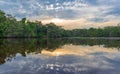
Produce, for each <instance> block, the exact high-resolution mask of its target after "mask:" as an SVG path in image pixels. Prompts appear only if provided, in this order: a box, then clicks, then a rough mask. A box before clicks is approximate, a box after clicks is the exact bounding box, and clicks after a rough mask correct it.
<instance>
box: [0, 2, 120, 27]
mask: <svg viewBox="0 0 120 74" xmlns="http://www.w3.org/2000/svg"><path fill="white" fill-rule="evenodd" d="M0 10H3V11H4V12H5V13H7V14H11V15H12V16H15V17H16V18H17V19H21V18H24V17H26V18H27V19H28V20H31V21H35V20H37V21H42V22H43V23H44V24H46V23H49V22H53V23H55V24H57V25H58V26H62V27H64V28H65V29H76V28H90V27H95V28H98V27H105V26H116V25H118V24H119V23H120V0H0Z"/></svg>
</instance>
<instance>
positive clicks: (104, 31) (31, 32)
mask: <svg viewBox="0 0 120 74" xmlns="http://www.w3.org/2000/svg"><path fill="white" fill-rule="evenodd" d="M0 37H41V38H42V37H44V38H47V37H48V38H59V37H120V26H114V27H105V28H98V29H96V28H90V29H74V30H65V29H63V28H62V27H60V26H56V25H55V24H54V23H49V24H46V25H43V24H42V23H41V22H39V21H36V22H30V21H27V20H26V18H23V19H21V20H20V21H17V20H16V19H15V18H14V17H12V16H11V15H6V14H5V13H4V12H3V11H0Z"/></svg>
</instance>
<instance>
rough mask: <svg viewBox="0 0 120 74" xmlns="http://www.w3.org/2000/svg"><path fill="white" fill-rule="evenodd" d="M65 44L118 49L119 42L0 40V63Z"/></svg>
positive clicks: (119, 46)
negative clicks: (18, 54)
mask: <svg viewBox="0 0 120 74" xmlns="http://www.w3.org/2000/svg"><path fill="white" fill-rule="evenodd" d="M65 44H73V45H90V46H93V45H104V47H107V48H118V49H120V40H112V39H111V40H110V39H79V38H76V39H75V38H74V39H72V38H71V39H0V63H1V64H2V63H5V59H6V58H7V60H10V59H12V58H13V57H14V56H15V55H16V54H17V53H20V54H22V56H26V53H32V52H36V53H41V50H43V49H46V50H49V51H54V50H55V49H57V48H60V47H62V46H63V45H65Z"/></svg>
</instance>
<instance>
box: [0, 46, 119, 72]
mask: <svg viewBox="0 0 120 74" xmlns="http://www.w3.org/2000/svg"><path fill="white" fill-rule="evenodd" d="M46 54H47V55H46ZM50 55H52V56H50ZM56 55H57V56H56ZM15 58H16V59H13V60H12V61H11V62H6V63H5V64H3V65H0V74H13V73H15V74H29V73H32V74H43V73H44V74H53V73H55V72H58V73H60V74H61V73H62V74H63V73H65V74H68V73H72V74H74V73H76V72H77V73H85V74H90V73H95V74H96V73H100V74H106V73H107V74H114V73H115V72H116V74H119V70H120V67H119V62H120V53H119V52H118V51H117V50H114V49H111V48H104V47H103V46H74V45H65V46H63V47H62V48H61V49H56V50H55V51H53V52H49V51H46V50H43V51H42V54H35V53H30V54H27V56H26V57H22V56H21V55H20V54H16V57H15Z"/></svg>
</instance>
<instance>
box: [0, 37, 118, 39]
mask: <svg viewBox="0 0 120 74" xmlns="http://www.w3.org/2000/svg"><path fill="white" fill-rule="evenodd" d="M32 38H37V39H66V38H67V39H73V38H77V39H120V37H58V38H46V37H0V39H32Z"/></svg>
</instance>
